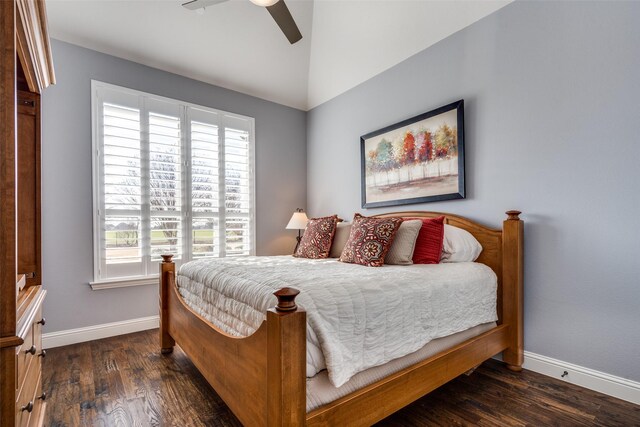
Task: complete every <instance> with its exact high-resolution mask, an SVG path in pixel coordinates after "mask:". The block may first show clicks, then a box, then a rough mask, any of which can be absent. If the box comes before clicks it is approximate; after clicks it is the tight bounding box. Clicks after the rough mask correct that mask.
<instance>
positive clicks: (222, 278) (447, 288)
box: [177, 256, 497, 387]
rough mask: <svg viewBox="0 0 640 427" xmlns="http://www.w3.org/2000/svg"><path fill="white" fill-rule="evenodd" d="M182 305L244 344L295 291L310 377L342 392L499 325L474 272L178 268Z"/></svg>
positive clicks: (242, 261) (315, 263)
mask: <svg viewBox="0 0 640 427" xmlns="http://www.w3.org/2000/svg"><path fill="white" fill-rule="evenodd" d="M177 283H178V288H179V291H180V294H181V295H182V297H183V298H184V300H185V302H186V303H187V304H188V305H189V306H190V307H191V308H192V309H193V310H195V311H196V312H197V313H199V314H200V315H201V316H203V317H204V318H206V319H207V320H209V321H210V322H211V323H213V324H214V325H215V326H216V327H218V328H220V329H221V330H223V331H225V332H226V333H228V334H231V335H234V336H248V335H251V334H252V333H253V332H255V330H256V329H258V327H260V324H261V323H262V322H263V321H264V320H265V317H266V316H265V313H266V310H267V309H268V308H269V307H273V306H274V305H275V304H276V297H275V296H273V292H274V291H276V290H278V289H280V288H283V287H285V286H289V287H294V288H297V289H299V290H300V295H299V296H298V298H297V299H296V302H297V303H298V305H299V306H301V307H302V308H304V309H305V310H306V311H307V376H308V377H312V376H314V375H315V374H317V373H318V372H320V371H321V370H322V369H325V368H326V369H327V370H328V374H329V379H330V380H331V382H332V383H333V385H334V386H336V387H340V386H341V385H343V384H344V383H346V382H347V381H348V380H349V378H351V377H352V376H353V375H355V374H357V373H358V372H361V371H363V370H365V369H368V368H371V367H374V366H378V365H382V364H384V363H386V362H388V361H390V360H393V359H396V358H398V357H402V356H405V355H407V354H410V353H413V352H414V351H417V350H418V349H420V348H421V347H423V346H424V345H425V344H427V343H428V342H429V341H431V340H433V339H435V338H440V337H444V336H447V335H451V334H454V333H456V332H460V331H464V330H466V329H469V328H472V327H474V326H476V325H479V324H481V323H487V322H493V321H495V320H497V316H496V289H497V281H496V276H495V274H494V273H493V271H492V270H491V269H490V268H489V267H487V266H486V265H484V264H479V263H451V264H439V265H411V266H404V265H403V266H392V265H385V266H384V267H377V268H374V267H362V266H359V265H355V264H345V263H341V262H338V261H337V260H335V259H325V260H309V259H301V258H294V257H292V256H278V257H239V258H220V259H203V260H197V261H192V262H188V263H186V264H184V265H183V266H182V267H180V269H179V271H178V280H177Z"/></svg>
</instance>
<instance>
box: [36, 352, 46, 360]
mask: <svg viewBox="0 0 640 427" xmlns="http://www.w3.org/2000/svg"><path fill="white" fill-rule="evenodd" d="M38 357H42V358H43V359H44V358H45V357H47V350H42V351H41V352H40V354H39V355H38Z"/></svg>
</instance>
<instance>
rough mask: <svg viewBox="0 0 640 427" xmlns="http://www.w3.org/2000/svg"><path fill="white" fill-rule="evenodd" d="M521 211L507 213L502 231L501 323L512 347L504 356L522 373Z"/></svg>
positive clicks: (508, 365)
mask: <svg viewBox="0 0 640 427" xmlns="http://www.w3.org/2000/svg"><path fill="white" fill-rule="evenodd" d="M520 213H521V212H520V211H507V215H508V217H507V219H506V220H505V221H504V223H503V227H502V301H503V304H502V310H503V314H502V319H503V323H504V324H506V325H509V347H507V348H506V349H505V350H504V351H503V352H502V360H503V361H504V362H505V363H506V364H507V368H509V369H510V370H512V371H516V372H519V371H521V370H522V364H523V363H524V340H523V335H524V331H523V311H524V310H523V292H524V291H523V263H524V262H523V251H524V247H523V244H524V222H523V221H521V220H520Z"/></svg>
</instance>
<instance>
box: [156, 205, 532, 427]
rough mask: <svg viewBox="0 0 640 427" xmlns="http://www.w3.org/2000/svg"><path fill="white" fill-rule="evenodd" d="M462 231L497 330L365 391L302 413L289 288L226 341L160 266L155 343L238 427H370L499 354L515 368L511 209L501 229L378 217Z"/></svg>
mask: <svg viewBox="0 0 640 427" xmlns="http://www.w3.org/2000/svg"><path fill="white" fill-rule="evenodd" d="M440 215H444V216H445V217H446V221H447V223H448V224H451V225H454V226H456V227H460V228H463V229H465V230H467V231H469V232H470V233H471V234H473V235H474V236H475V238H476V239H478V241H479V242H480V243H481V244H482V247H483V251H482V254H481V255H480V258H479V259H478V262H481V263H484V264H486V265H488V266H489V267H491V268H492V269H493V271H494V272H495V273H496V275H497V276H498V317H499V320H498V326H497V327H495V328H493V329H491V330H489V331H487V332H485V333H483V334H481V335H479V336H477V337H474V338H471V339H469V340H467V341H464V342H462V343H460V344H458V345H456V346H454V347H453V348H450V349H448V350H445V351H443V352H441V353H438V354H436V355H434V356H432V357H430V358H428V359H426V360H423V361H422V362H419V363H417V364H415V365H412V366H410V367H408V368H405V369H403V370H401V371H400V372H397V373H395V374H392V375H389V376H388V377H386V378H384V379H382V380H380V381H377V382H375V383H373V384H371V385H369V386H366V387H364V388H362V389H360V390H357V391H354V392H353V393H351V394H349V395H347V396H345V397H342V398H340V399H338V400H336V401H333V402H331V403H328V404H326V405H324V406H322V407H320V408H318V409H315V410H313V411H311V412H309V413H306V357H307V355H306V313H305V312H304V311H303V310H301V309H300V308H298V307H296V304H295V297H296V295H297V294H298V291H297V290H295V289H291V288H284V289H281V290H279V291H277V292H275V295H276V297H277V298H278V304H277V306H276V307H274V308H271V309H269V310H268V312H267V315H266V320H265V322H264V323H262V325H261V326H260V328H258V330H257V331H256V332H255V333H254V334H253V335H251V336H249V337H246V338H236V337H232V336H230V335H228V334H226V333H224V332H222V331H220V330H219V329H217V328H216V327H215V326H213V325H212V324H211V323H209V322H208V321H206V320H205V319H204V318H202V317H201V316H199V315H198V314H196V313H195V312H194V311H192V310H191V309H190V308H189V307H188V306H187V305H186V304H185V303H184V301H183V300H182V298H181V296H180V294H179V293H178V291H177V288H176V285H175V264H174V263H173V262H172V261H171V258H172V256H171V255H164V256H163V259H164V262H163V263H162V264H161V265H160V346H161V349H162V353H163V354H167V353H170V352H171V351H173V346H174V345H175V344H176V343H177V344H178V345H180V347H181V348H182V349H183V350H184V352H185V353H186V354H187V355H188V356H189V357H190V358H191V360H192V361H193V363H194V364H195V366H196V367H197V368H198V369H199V370H200V372H201V373H202V375H204V377H205V378H206V379H207V381H208V382H209V383H210V384H211V386H212V387H213V388H214V389H215V390H216V392H217V393H218V394H219V395H220V397H222V399H223V400H224V401H225V403H226V404H227V405H228V406H229V408H230V409H231V410H232V411H233V413H234V414H235V415H236V416H237V417H238V419H239V420H240V421H241V422H242V423H243V424H244V425H247V426H302V425H307V426H342V425H349V426H366V425H371V424H373V423H375V422H377V421H379V420H381V419H383V418H385V417H386V416H388V415H390V414H392V413H393V412H395V411H397V410H399V409H400V408H402V407H404V406H406V405H408V404H409V403H411V402H413V401H415V400H416V399H418V398H420V397H422V396H424V395H425V394H427V393H429V392H430V391H432V390H434V389H436V388H437V387H439V386H441V385H442V384H445V383H446V382H448V381H450V380H452V379H454V378H456V377H457V376H459V375H460V374H463V373H465V372H467V371H469V370H470V369H473V368H474V367H476V366H478V365H479V364H481V363H482V362H484V361H485V360H487V359H489V358H491V357H492V356H494V355H496V354H498V353H500V352H502V359H503V361H504V362H505V363H506V364H507V367H509V369H511V370H514V371H520V370H521V369H522V363H523V313H522V312H523V310H522V294H523V284H522V281H523V276H522V272H523V235H524V224H523V222H522V221H521V220H520V219H519V215H520V212H518V211H508V212H507V215H508V218H507V219H506V220H505V221H504V223H503V227H502V230H494V229H491V228H488V227H485V226H483V225H480V224H478V223H476V222H474V221H470V220H468V219H466V218H463V217H460V216H457V215H450V214H443V213H437V212H399V213H389V214H382V215H376V216H378V217H389V216H402V217H428V218H432V217H437V216H440Z"/></svg>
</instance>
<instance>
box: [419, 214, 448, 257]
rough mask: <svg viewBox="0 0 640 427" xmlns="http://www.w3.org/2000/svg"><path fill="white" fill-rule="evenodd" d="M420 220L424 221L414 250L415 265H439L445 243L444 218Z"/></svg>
mask: <svg viewBox="0 0 640 427" xmlns="http://www.w3.org/2000/svg"><path fill="white" fill-rule="evenodd" d="M420 219H422V228H421V229H420V233H418V238H417V239H416V246H415V249H414V250H413V263H414V264H438V263H440V255H441V253H442V245H443V241H444V216H440V217H438V218H420Z"/></svg>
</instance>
